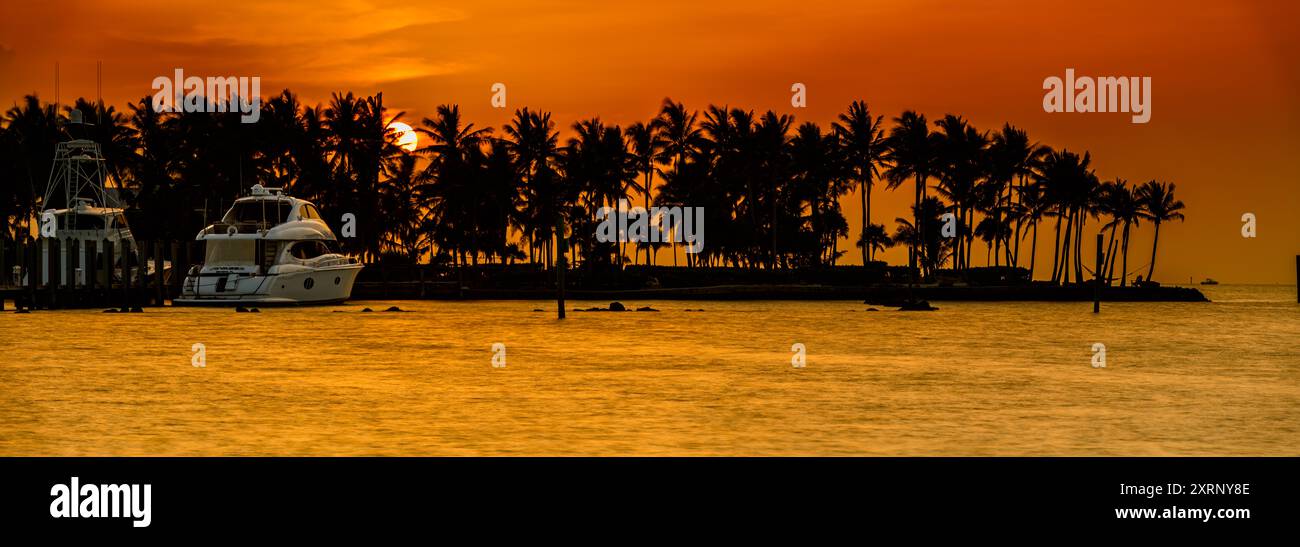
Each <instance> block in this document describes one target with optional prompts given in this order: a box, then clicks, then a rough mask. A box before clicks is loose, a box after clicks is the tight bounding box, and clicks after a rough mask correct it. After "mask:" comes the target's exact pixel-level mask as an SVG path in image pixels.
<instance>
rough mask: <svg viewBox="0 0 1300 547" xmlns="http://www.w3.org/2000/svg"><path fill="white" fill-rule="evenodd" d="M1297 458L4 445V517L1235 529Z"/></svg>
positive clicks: (131, 528) (316, 531)
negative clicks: (496, 455) (238, 453)
mask: <svg viewBox="0 0 1300 547" xmlns="http://www.w3.org/2000/svg"><path fill="white" fill-rule="evenodd" d="M1296 463H1297V461H1296V460H1295V459H1219V458H1198V459H1182V458H1159V459H1141V458H1113V459H1088V458H1063V459H1055V458H1033V459H1031V458H974V459H964V458H955V459H953V458H904V459H874V458H873V459H746V458H735V459H425V458H319V459H318V458H302V459H294V458H192V459H191V458H139V459H119V458H103V459H98V458H52V459H41V458H7V459H0V469H3V476H4V477H5V484H6V487H5V493H4V495H3V498H4V501H3V503H4V505H3V507H2V508H0V509H2V510H0V515H2V516H0V522H3V525H4V527H5V529H6V530H15V529H37V530H38V531H44V532H49V533H61V532H71V533H77V532H92V533H96V534H98V533H109V534H111V535H123V536H126V537H163V538H169V537H191V536H192V534H193V533H194V532H196V531H208V533H217V534H234V535H240V534H244V533H245V532H252V531H256V530H277V531H280V532H282V533H292V534H293V535H302V536H303V537H310V536H319V535H326V536H328V535H330V534H333V533H336V532H342V531H353V532H364V531H368V530H384V531H403V530H409V531H412V532H421V533H427V532H429V531H431V530H436V531H437V532H438V533H439V534H442V533H445V532H450V531H460V532H465V533H478V534H489V535H495V534H499V533H506V532H507V531H513V532H512V533H520V532H523V531H527V530H537V531H549V532H557V533H558V532H564V533H569V532H573V533H579V534H582V535H589V534H592V533H594V530H595V528H593V525H595V524H597V523H598V524H599V525H600V526H602V527H608V526H618V527H621V529H623V530H643V531H646V532H655V533H660V534H666V535H669V536H671V535H672V534H673V533H674V532H673V531H674V530H688V529H689V530H696V532H692V533H693V534H712V535H717V536H719V537H727V536H729V535H731V534H739V535H758V536H764V535H769V534H793V535H795V536H801V535H803V536H817V535H821V534H834V535H841V534H846V533H847V534H852V535H853V537H868V536H870V537H876V534H878V533H879V532H881V531H897V532H915V533H922V534H933V533H939V532H944V533H953V532H958V531H962V530H967V531H975V530H979V531H982V532H995V531H1019V532H1023V531H1024V530H1026V528H1025V527H1026V526H1032V527H1042V526H1047V527H1052V528H1057V529H1061V530H1076V531H1079V532H1083V531H1087V532H1097V531H1115V532H1118V533H1124V532H1154V533H1170V534H1178V535H1186V534H1191V535H1204V534H1212V535H1217V534H1227V535H1228V537H1240V534H1243V533H1253V532H1256V531H1259V530H1263V529H1279V528H1282V527H1284V526H1289V524H1290V522H1292V521H1293V520H1294V519H1295V517H1296V515H1297V511H1296V507H1297V504H1296V502H1295V497H1294V492H1295V487H1296V485H1297V479H1296V476H1295V473H1294V471H1295V469H1296ZM74 481H75V486H76V488H75V489H74V488H73V486H74ZM91 498H94V499H93V500H92V499H91ZM74 505H75V506H76V508H75V509H74V508H73V507H72V506H74ZM56 515H57V516H56ZM1058 539H1063V538H1058Z"/></svg>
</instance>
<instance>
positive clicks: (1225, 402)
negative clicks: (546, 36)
mask: <svg viewBox="0 0 1300 547" xmlns="http://www.w3.org/2000/svg"><path fill="white" fill-rule="evenodd" d="M1206 293H1207V295H1209V296H1210V298H1211V299H1214V300H1216V301H1215V302H1213V303H1160V304H1136V303H1134V304H1121V303H1108V304H1103V309H1102V313H1101V314H1100V315H1093V314H1092V313H1091V303H954V302H949V303H937V304H938V306H939V307H940V308H942V309H941V310H940V311H937V312H931V313H901V312H894V311H889V310H888V309H885V310H884V311H880V312H868V311H866V308H867V307H868V306H865V305H861V304H858V303H855V302H680V301H660V302H627V304H631V305H636V306H640V305H645V304H651V305H653V306H654V307H655V308H658V309H660V310H662V311H660V312H659V313H635V312H629V313H591V312H577V313H574V312H570V314H569V319H567V320H565V321H563V322H561V321H557V320H556V319H555V318H554V303H553V302H521V301H499V302H355V303H349V304H348V305H345V306H338V307H332V308H291V309H263V310H262V312H261V313H258V314H243V313H235V312H233V311H231V310H228V309H191V308H162V309H149V310H147V311H146V312H145V313H143V314H103V313H98V312H97V311H55V312H37V313H32V314H21V315H20V314H15V313H12V311H9V312H5V313H3V314H0V455H715V454H722V455H1224V454H1242V455H1297V454H1300V305H1297V304H1296V303H1295V292H1294V289H1292V288H1290V287H1285V286H1254V287H1252V286H1235V287H1234V286H1219V287H1209V288H1207V290H1206ZM604 304H605V303H604V302H600V303H595V302H573V303H571V306H570V307H575V306H580V307H587V306H592V305H604ZM389 305H398V306H401V307H402V308H404V309H407V310H410V312H408V313H383V312H380V311H378V310H382V309H384V308H386V307H388V306H389ZM365 306H369V307H371V308H374V309H375V310H376V312H375V313H361V312H360V311H359V310H360V309H361V308H362V307H365ZM534 308H542V309H544V310H546V311H545V312H534V311H532V310H533V309H534ZM687 308H703V309H704V310H705V311H703V312H686V311H684V310H685V309H687ZM497 342H500V343H503V344H505V346H506V352H505V355H506V366H505V367H504V368H494V367H493V366H492V357H493V351H492V345H493V344H494V343H497ZM1098 342H1100V343H1103V344H1105V347H1106V367H1105V368H1094V367H1093V366H1092V363H1093V349H1092V346H1093V344H1094V343H1098ZM195 343H202V344H204V346H205V347H206V367H204V368H196V367H194V366H192V364H191V357H192V351H191V348H192V346H193V344H195ZM795 343H801V344H804V346H805V347H806V348H807V355H806V366H805V367H803V368H795V367H793V366H792V365H791V356H792V355H793V354H792V352H791V346H792V344H795Z"/></svg>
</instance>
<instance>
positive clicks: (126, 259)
mask: <svg viewBox="0 0 1300 547" xmlns="http://www.w3.org/2000/svg"><path fill="white" fill-rule="evenodd" d="M130 253H131V241H130V240H127V239H123V240H122V311H123V312H129V311H131V259H130V256H131V254H130Z"/></svg>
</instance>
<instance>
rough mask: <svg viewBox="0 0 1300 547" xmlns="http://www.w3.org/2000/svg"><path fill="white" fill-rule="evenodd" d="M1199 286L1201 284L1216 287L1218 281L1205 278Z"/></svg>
mask: <svg viewBox="0 0 1300 547" xmlns="http://www.w3.org/2000/svg"><path fill="white" fill-rule="evenodd" d="M1201 284H1202V285H1218V284H1219V282H1218V281H1215V280H1214V279H1213V278H1209V277H1207V278H1205V280H1204V281H1201Z"/></svg>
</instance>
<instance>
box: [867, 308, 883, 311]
mask: <svg viewBox="0 0 1300 547" xmlns="http://www.w3.org/2000/svg"><path fill="white" fill-rule="evenodd" d="M867 311H880V310H878V309H876V308H867Z"/></svg>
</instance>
